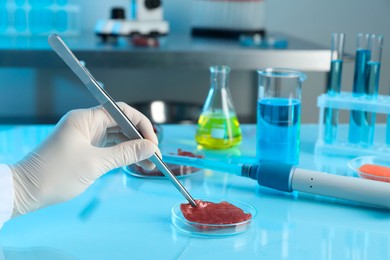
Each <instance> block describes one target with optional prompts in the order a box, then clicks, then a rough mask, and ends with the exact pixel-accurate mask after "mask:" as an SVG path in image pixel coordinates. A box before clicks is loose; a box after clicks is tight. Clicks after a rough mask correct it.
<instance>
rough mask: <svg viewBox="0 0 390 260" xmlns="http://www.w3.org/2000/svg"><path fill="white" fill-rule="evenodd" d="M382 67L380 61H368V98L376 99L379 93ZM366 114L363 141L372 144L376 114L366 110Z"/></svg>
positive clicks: (367, 144) (368, 144)
mask: <svg viewBox="0 0 390 260" xmlns="http://www.w3.org/2000/svg"><path fill="white" fill-rule="evenodd" d="M380 69H381V64H380V62H368V63H367V72H368V77H367V85H366V94H367V97H368V98H373V99H375V98H376V96H377V95H378V86H379V75H380ZM364 115H365V123H364V124H363V140H362V142H363V145H364V146H371V145H372V144H373V143H374V135H375V121H376V114H375V113H371V112H364Z"/></svg>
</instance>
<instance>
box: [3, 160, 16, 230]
mask: <svg viewBox="0 0 390 260" xmlns="http://www.w3.org/2000/svg"><path fill="white" fill-rule="evenodd" d="M13 190H14V188H13V180H12V173H11V169H10V168H9V167H8V165H5V164H0V229H1V227H2V226H3V224H4V223H5V222H6V221H7V220H9V219H10V218H11V215H12V210H13V205H14V192H13Z"/></svg>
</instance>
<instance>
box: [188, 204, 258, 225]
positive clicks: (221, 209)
mask: <svg viewBox="0 0 390 260" xmlns="http://www.w3.org/2000/svg"><path fill="white" fill-rule="evenodd" d="M195 201H196V205H197V206H196V207H193V206H192V205H191V204H189V203H187V204H181V205H180V210H181V212H182V213H183V216H184V217H185V218H186V219H187V220H189V221H191V222H196V223H200V224H214V225H221V224H222V225H223V224H237V223H240V222H243V221H246V220H249V219H251V218H252V214H250V213H245V212H244V211H243V210H242V209H240V208H239V207H236V206H234V205H233V204H230V203H229V202H226V201H222V202H220V203H214V202H209V201H202V200H195ZM197 227H198V228H200V229H210V227H209V226H203V225H197ZM219 228H220V227H219Z"/></svg>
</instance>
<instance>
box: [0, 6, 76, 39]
mask: <svg viewBox="0 0 390 260" xmlns="http://www.w3.org/2000/svg"><path fill="white" fill-rule="evenodd" d="M77 2H78V1H75V0H0V35H6V36H11V35H17V36H35V35H36V36H48V35H50V34H52V33H58V34H61V35H64V36H75V35H78V34H79V33H80V28H81V20H80V15H81V14H80V6H79V3H77Z"/></svg>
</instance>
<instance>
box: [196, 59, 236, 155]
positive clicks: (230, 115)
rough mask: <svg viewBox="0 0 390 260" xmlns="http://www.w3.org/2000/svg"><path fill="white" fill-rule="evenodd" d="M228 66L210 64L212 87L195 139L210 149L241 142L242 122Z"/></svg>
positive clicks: (231, 145) (228, 146)
mask: <svg viewBox="0 0 390 260" xmlns="http://www.w3.org/2000/svg"><path fill="white" fill-rule="evenodd" d="M229 73H230V68H229V67H228V66H211V67H210V74H211V75H210V90H209V93H208V95H207V98H206V101H205V104H204V106H203V110H202V114H201V115H200V117H199V120H198V128H197V131H196V136H195V140H196V142H197V143H198V144H200V145H201V146H203V147H205V148H208V149H227V148H230V147H233V146H235V145H237V144H239V143H241V139H242V135H241V128H240V124H239V122H238V119H237V115H236V111H235V110H234V106H233V102H232V98H231V95H230V91H229Z"/></svg>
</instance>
